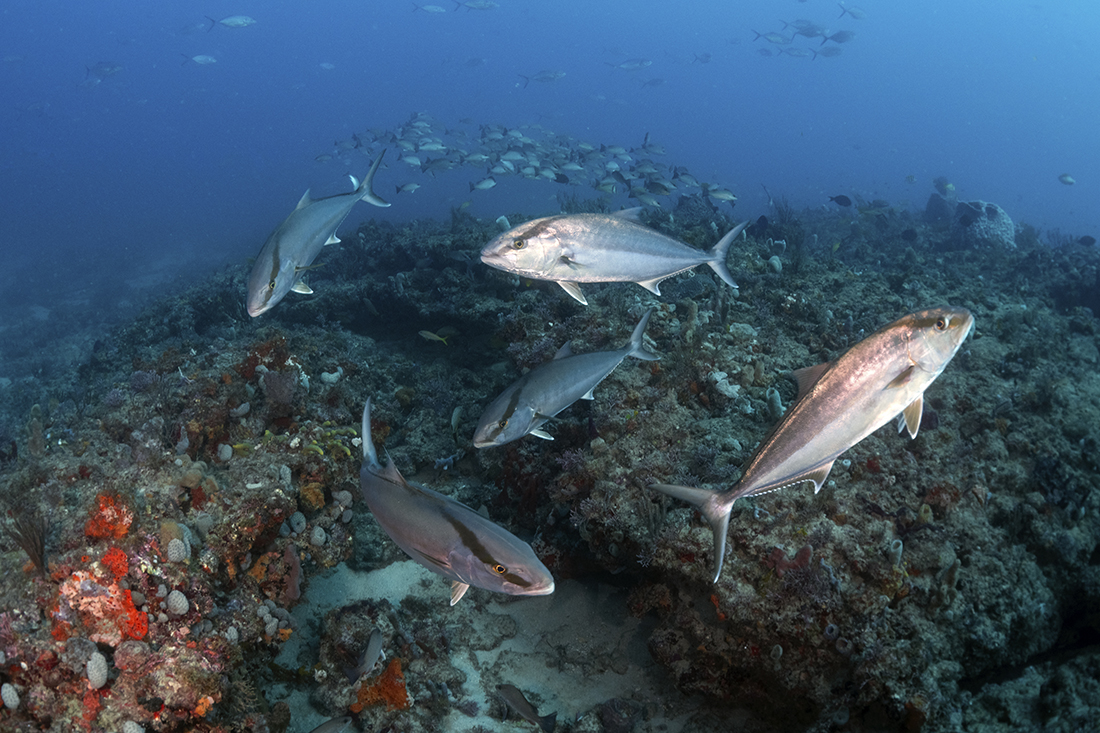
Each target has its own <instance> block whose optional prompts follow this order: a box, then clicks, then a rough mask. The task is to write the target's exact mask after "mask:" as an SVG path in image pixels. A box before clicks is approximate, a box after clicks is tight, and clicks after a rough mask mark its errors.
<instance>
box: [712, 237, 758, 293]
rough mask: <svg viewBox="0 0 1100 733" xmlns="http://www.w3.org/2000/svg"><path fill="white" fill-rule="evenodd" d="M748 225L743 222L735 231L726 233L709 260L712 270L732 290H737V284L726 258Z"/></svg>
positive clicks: (714, 248) (715, 246) (713, 249)
mask: <svg viewBox="0 0 1100 733" xmlns="http://www.w3.org/2000/svg"><path fill="white" fill-rule="evenodd" d="M746 225H748V222H747V221H744V222H741V223H740V224H738V225H737V226H735V227H734V228H733V229H731V230H729V232H727V233H726V236H724V237H722V238H721V239H720V240H718V244H716V245H714V247H713V248H712V249H711V250H710V259H709V260H707V264H708V265H710V269H712V270H714V272H715V273H716V274H717V275H718V277H720V278H722V280H723V281H725V283H726V285H729V286H730V287H731V288H736V287H737V283H736V282H734V280H733V275H731V274H730V271H729V268H728V267H726V256H727V255H729V251H730V245H731V244H733V240H735V239H737V235H738V234H740V233H741V232H742V230H744V228H745V226H746Z"/></svg>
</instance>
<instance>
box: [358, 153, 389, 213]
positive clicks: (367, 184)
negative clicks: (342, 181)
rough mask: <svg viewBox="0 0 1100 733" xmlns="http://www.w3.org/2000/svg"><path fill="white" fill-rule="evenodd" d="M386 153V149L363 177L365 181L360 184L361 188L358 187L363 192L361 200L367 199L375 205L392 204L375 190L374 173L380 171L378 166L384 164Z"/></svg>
mask: <svg viewBox="0 0 1100 733" xmlns="http://www.w3.org/2000/svg"><path fill="white" fill-rule="evenodd" d="M385 154H386V151H385V150H383V151H382V152H381V153H379V154H378V159H377V160H375V161H374V164H373V165H372V166H371V167H370V170H369V171H368V172H367V177H366V178H364V179H363V182H362V183H360V184H359V188H357V189H356V190H357V191H359V192H360V193H361V194H362V196H360V198H359V200H360V201H366V202H367V203H371V204H374V205H375V206H389V205H390V204H389V202H388V201H385V200H384V199H382V198H381V197H379V196H378V194H376V193H375V192H374V174H375V173H377V172H378V166H380V165H382V156H383V155H385Z"/></svg>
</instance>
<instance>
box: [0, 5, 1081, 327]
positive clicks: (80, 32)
mask: <svg viewBox="0 0 1100 733" xmlns="http://www.w3.org/2000/svg"><path fill="white" fill-rule="evenodd" d="M437 2H438V4H439V5H440V6H441V7H443V8H444V9H445V10H446V12H443V13H427V12H423V11H417V10H415V9H414V5H413V4H412V3H411V2H409V1H408V0H384V1H382V0H371V1H369V2H366V1H364V0H356V1H355V2H352V1H350V0H325V1H323V2H310V3H289V2H279V3H275V2H264V3H258V2H249V1H248V0H245V1H243V2H236V3H225V2H208V3H198V4H196V3H191V2H158V3H141V4H136V3H132V2H121V1H119V0H114V2H100V3H75V2H56V1H52V2H51V1H46V2H41V1H38V0H36V1H35V2H29V1H28V0H9V1H8V2H6V3H5V4H4V6H3V9H2V10H0V56H2V57H3V60H2V61H0V98H2V99H3V103H2V105H0V139H2V140H3V144H2V145H0V170H2V171H3V175H2V176H0V196H2V200H3V202H4V204H3V215H2V216H0V249H2V252H3V257H4V269H3V272H0V291H2V292H3V293H4V294H3V295H2V296H0V298H2V300H0V304H2V305H4V307H5V308H7V307H10V306H11V304H13V303H21V304H22V303H28V302H35V303H42V304H44V305H46V306H56V305H57V304H58V303H64V302H65V300H66V298H67V297H68V296H72V295H74V294H83V295H84V296H88V295H90V294H93V293H98V294H99V295H100V296H101V297H102V298H103V299H105V301H106V302H110V301H111V300H112V299H124V298H126V297H128V288H129V287H130V286H132V285H134V284H135V283H149V282H158V283H164V284H163V285H161V286H159V287H162V288H163V289H165V290H171V287H172V285H171V283H172V282H174V281H175V280H176V279H178V278H186V277H189V276H193V275H200V274H203V273H206V272H209V271H210V270H212V269H215V268H218V267H224V266H226V265H227V264H233V265H237V266H241V267H244V266H245V263H246V260H247V258H248V257H251V256H253V255H254V254H255V253H256V252H257V251H258V249H259V247H260V246H261V245H262V243H263V241H264V239H265V238H266V236H267V235H268V233H269V232H270V231H271V230H272V228H274V226H275V225H276V224H278V223H279V222H280V221H281V220H282V219H283V218H284V217H285V216H286V214H287V213H288V212H289V211H290V209H291V208H292V207H293V206H294V204H295V203H296V202H297V200H298V198H299V197H300V196H301V194H302V191H303V190H305V189H306V188H307V187H312V188H313V190H314V193H315V194H327V193H335V192H339V191H346V190H348V188H347V187H348V185H349V184H348V181H347V179H346V178H345V177H344V176H345V175H346V174H347V173H352V174H355V175H359V176H361V175H363V174H364V173H365V171H366V169H367V166H368V165H369V158H368V157H367V156H365V155H362V154H359V153H356V154H355V155H351V156H348V155H344V156H336V157H335V158H333V159H332V160H329V161H327V162H318V161H317V160H315V158H316V157H317V156H319V155H323V154H333V153H334V143H335V141H339V140H347V139H349V138H350V136H351V135H352V133H356V132H361V131H363V130H366V129H368V128H378V129H393V128H395V127H396V126H397V125H399V124H400V123H401V122H402V121H404V120H406V119H407V118H408V117H409V115H410V113H413V112H426V113H428V114H430V115H432V116H433V117H434V118H435V119H437V120H439V121H440V122H441V123H442V124H445V125H448V126H452V125H455V126H457V125H458V120H460V119H463V118H468V119H470V120H472V121H473V122H474V124H473V125H467V127H466V129H468V130H470V131H472V132H476V129H477V125H480V124H503V125H507V126H520V125H525V124H535V123H537V124H541V125H543V126H544V127H546V128H549V129H551V130H553V131H555V132H557V133H561V134H565V135H570V136H572V137H573V138H575V139H576V140H585V141H589V142H593V143H595V144H600V143H604V144H608V145H622V146H625V147H628V148H629V147H632V146H637V145H640V144H641V142H642V140H643V138H644V136H645V134H646V133H649V134H650V136H651V139H653V140H655V141H657V142H659V143H661V144H663V145H664V146H665V147H666V148H667V155H666V156H664V157H662V158H661V159H660V162H662V163H664V164H666V165H670V166H672V165H676V166H686V167H687V168H688V169H689V170H690V171H691V172H692V173H693V174H694V175H695V176H696V177H697V178H699V179H700V180H703V181H710V182H714V183H721V184H722V185H724V186H726V187H728V188H729V189H731V190H732V191H734V193H736V194H737V195H738V196H739V197H740V200H739V202H738V205H737V209H736V211H737V214H738V216H740V217H742V218H749V217H753V218H755V217H756V216H758V215H760V214H761V213H768V199H767V196H766V195H765V193H764V190H763V188H762V187H761V184H764V185H765V186H767V189H768V190H769V191H770V192H771V194H772V196H773V197H775V198H777V199H778V198H785V199H787V200H788V201H789V202H790V203H791V204H793V205H795V206H797V207H801V206H816V205H819V204H823V203H824V202H825V201H826V196H827V195H833V194H838V193H845V194H848V195H858V196H861V197H863V198H865V199H867V200H870V199H872V198H880V199H885V200H887V201H889V202H890V203H892V204H894V205H899V206H908V207H910V208H914V209H919V208H922V207H923V205H924V202H925V201H926V199H927V197H928V194H929V193H930V192H931V190H932V187H931V180H932V179H933V178H935V177H937V176H946V177H947V178H948V179H949V180H951V181H952V182H953V183H954V184H955V186H956V188H957V190H958V192H959V195H960V198H963V199H984V200H988V201H994V202H996V203H998V204H1000V205H1001V206H1002V207H1004V208H1005V210H1006V211H1007V212H1008V213H1009V215H1010V216H1012V217H1013V219H1014V220H1016V221H1017V222H1021V221H1023V222H1027V223H1029V224H1032V225H1034V226H1036V227H1040V228H1042V229H1043V230H1046V231H1050V230H1052V229H1059V230H1060V231H1061V232H1063V233H1070V234H1074V235H1082V234H1092V235H1096V233H1097V232H1098V231H1100V213H1098V210H1097V208H1096V206H1095V201H1096V200H1097V197H1098V186H1100V183H1098V181H1100V146H1097V145H1096V134H1095V130H1096V121H1097V119H1100V114H1098V113H1100V74H1098V72H1097V69H1100V48H1098V44H1097V43H1096V38H1097V33H1096V31H1097V28H1098V26H1100V9H1098V8H1097V7H1096V5H1095V3H1092V2H1086V1H1085V0H1078V1H1075V2H1058V3H1043V4H1038V3H1031V2H1027V3H1025V2H1018V1H1016V0H999V1H996V2H994V1H992V0H987V1H985V2H970V3H957V2H948V1H945V0H929V1H926V2H921V3H895V2H885V1H883V0H860V2H859V7H860V8H861V9H862V10H864V11H865V12H866V16H867V17H866V18H863V19H854V18H852V17H849V16H847V15H845V16H844V17H842V18H838V15H839V14H840V8H839V7H838V5H837V3H836V2H831V1H829V2H827V1H826V0H810V1H809V2H795V1H794V0H785V1H784V2H769V3H751V4H750V3H731V2H670V1H668V0H666V1H665V2H654V1H653V0H646V1H644V2H643V1H638V0H635V1H634V2H621V1H618V0H601V1H600V2H588V1H585V2H578V1H576V0H571V1H569V2H561V1H555V2H548V1H547V0H538V1H536V0H500V5H499V7H496V8H492V9H488V10H468V9H465V8H459V7H456V5H455V3H454V2H452V1H451V0H446V1H445V0H437ZM238 14H246V15H249V16H251V17H253V18H255V19H256V24H255V25H252V26H250V27H246V28H229V27H224V26H221V25H218V26H216V27H214V28H213V29H212V30H209V31H208V30H207V28H208V26H209V23H208V22H207V21H206V19H205V18H204V16H205V15H209V16H212V17H215V18H224V17H226V16H230V15H238ZM799 18H801V19H808V20H811V21H814V22H817V23H819V24H821V25H823V26H826V27H827V28H828V29H829V30H830V31H831V32H835V31H837V30H851V31H854V32H855V34H856V35H855V38H854V39H852V40H851V41H849V42H847V43H845V44H843V46H842V54H841V55H839V56H836V57H831V58H826V57H818V58H797V57H791V56H788V55H786V54H784V55H778V56H777V55H774V53H773V55H771V56H764V55H761V54H760V50H761V49H767V50H769V51H772V52H775V51H778V50H780V48H781V47H780V46H776V45H774V44H770V43H768V42H767V41H766V40H763V39H759V40H756V41H754V40H753V36H754V32H753V29H755V30H756V31H760V32H761V33H766V32H769V31H781V32H784V33H786V34H789V33H790V32H791V31H790V29H788V30H786V31H783V25H782V23H781V21H780V19H783V20H788V21H792V20H795V19H799ZM791 45H792V46H793V47H801V48H807V49H819V48H821V43H820V39H819V38H802V37H798V38H797V39H796V40H795V41H794V43H793V44H791ZM827 45H829V46H832V45H836V44H834V43H832V42H829V43H828V44H827ZM199 54H204V55H209V56H212V57H214V58H215V59H216V63H213V64H207V65H200V64H197V63H194V62H190V61H186V58H187V57H189V56H195V55H199ZM704 54H710V57H709V61H708V62H706V63H703V62H701V61H700V60H698V59H697V57H703V56H704ZM631 58H646V59H649V60H651V61H652V65H651V66H649V67H648V68H645V69H642V70H639V71H633V72H631V71H624V70H621V69H617V68H614V67H613V66H612V65H611V64H617V63H620V62H622V61H624V60H626V59H631ZM97 64H106V65H107V66H100V67H99V68H98V69H97V68H95V67H96V65H97ZM322 64H325V65H327V66H331V68H327V67H326V66H322ZM110 66H119V67H121V69H119V70H117V71H115V72H114V73H107V72H106V71H105V70H106V69H107V68H109V67H110ZM89 67H91V68H92V70H91V71H88V68H89ZM542 70H556V71H564V72H565V76H564V77H562V78H560V79H558V80H556V81H551V82H545V83H539V82H536V81H532V82H530V83H529V85H527V86H526V87H524V85H523V80H522V79H521V78H520V75H521V74H522V75H525V76H531V75H534V74H537V73H538V72H540V71H542ZM654 80H663V83H661V84H660V85H657V84H656V83H655V82H654ZM646 82H650V83H649V84H647V83H646ZM396 152H397V151H391V152H390V153H389V155H390V156H395V157H393V158H390V159H389V160H388V165H387V167H386V168H384V169H383V170H381V171H380V172H379V175H378V179H377V186H376V189H377V190H378V191H379V193H381V194H382V195H384V196H386V197H387V198H389V199H390V200H392V201H393V203H394V205H393V207H392V208H390V209H386V210H382V209H377V208H374V207H371V206H368V205H366V204H361V205H359V206H358V207H356V209H355V210H353V212H352V214H351V216H350V217H349V220H348V222H347V223H346V224H345V226H344V228H343V229H341V231H343V232H348V231H351V230H352V228H353V227H354V225H355V224H356V223H357V222H358V221H361V220H364V219H368V218H371V217H375V218H383V219H387V220H390V221H394V222H402V221H407V220H410V219H413V218H417V217H436V218H445V217H446V216H447V215H448V212H449V210H450V208H451V207H453V206H456V205H459V204H461V203H462V202H465V201H471V204H470V209H469V210H470V212H471V213H473V214H474V215H476V216H479V217H491V218H496V217H497V216H499V215H500V214H502V213H514V212H525V213H529V214H531V215H535V214H542V213H547V212H550V211H553V210H554V209H555V203H554V202H553V201H552V200H551V199H552V197H553V196H554V194H555V191H559V190H562V189H565V193H573V192H577V193H579V194H580V195H593V196H595V195H596V193H595V192H594V191H591V189H588V190H580V191H575V190H571V189H570V187H561V186H556V184H549V183H548V184H543V185H539V186H533V185H529V182H526V181H522V180H520V179H518V178H504V179H501V181H500V185H498V186H497V187H496V188H495V189H493V190H492V191H487V192H481V191H478V192H474V194H473V195H471V193H470V192H469V190H468V182H470V181H476V180H478V179H479V178H481V177H483V176H484V174H485V172H484V171H483V170H477V169H473V168H466V169H463V170H461V171H459V172H456V173H452V174H449V175H446V176H443V177H441V178H440V179H438V180H437V179H432V178H431V177H428V176H425V175H421V174H419V173H416V174H415V175H413V174H412V173H411V172H410V170H408V169H406V168H405V167H403V166H402V165H401V164H399V163H398V162H397V161H396ZM1063 173H1068V174H1070V175H1071V176H1073V178H1075V179H1076V184H1075V185H1072V186H1067V185H1064V184H1062V183H1060V182H1059V180H1058V176H1059V175H1061V174H1063ZM907 176H912V180H913V182H912V183H909V182H907V180H906V178H907ZM409 181H415V182H419V183H421V185H422V186H423V187H422V188H421V189H420V190H419V191H417V192H416V193H415V194H411V195H409V194H401V195H395V194H394V186H395V185H398V184H402V183H406V182H409ZM620 198H621V204H622V205H626V204H627V203H628V202H627V200H626V198H625V196H621V195H620ZM242 298H243V293H242Z"/></svg>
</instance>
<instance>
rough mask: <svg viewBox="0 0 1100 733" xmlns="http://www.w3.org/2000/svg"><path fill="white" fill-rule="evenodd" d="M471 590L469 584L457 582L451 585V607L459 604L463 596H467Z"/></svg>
mask: <svg viewBox="0 0 1100 733" xmlns="http://www.w3.org/2000/svg"><path fill="white" fill-rule="evenodd" d="M468 590H470V586H469V584H468V583H463V582H461V581H458V580H456V581H455V582H453V583H451V605H452V606H453V605H454V604H456V603H458V602H459V601H461V600H462V596H464V595H466V591H468Z"/></svg>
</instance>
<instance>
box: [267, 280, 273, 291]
mask: <svg viewBox="0 0 1100 733" xmlns="http://www.w3.org/2000/svg"><path fill="white" fill-rule="evenodd" d="M267 287H269V288H271V289H272V290H274V289H275V281H274V280H272V281H271V282H269V283H268V284H267Z"/></svg>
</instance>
